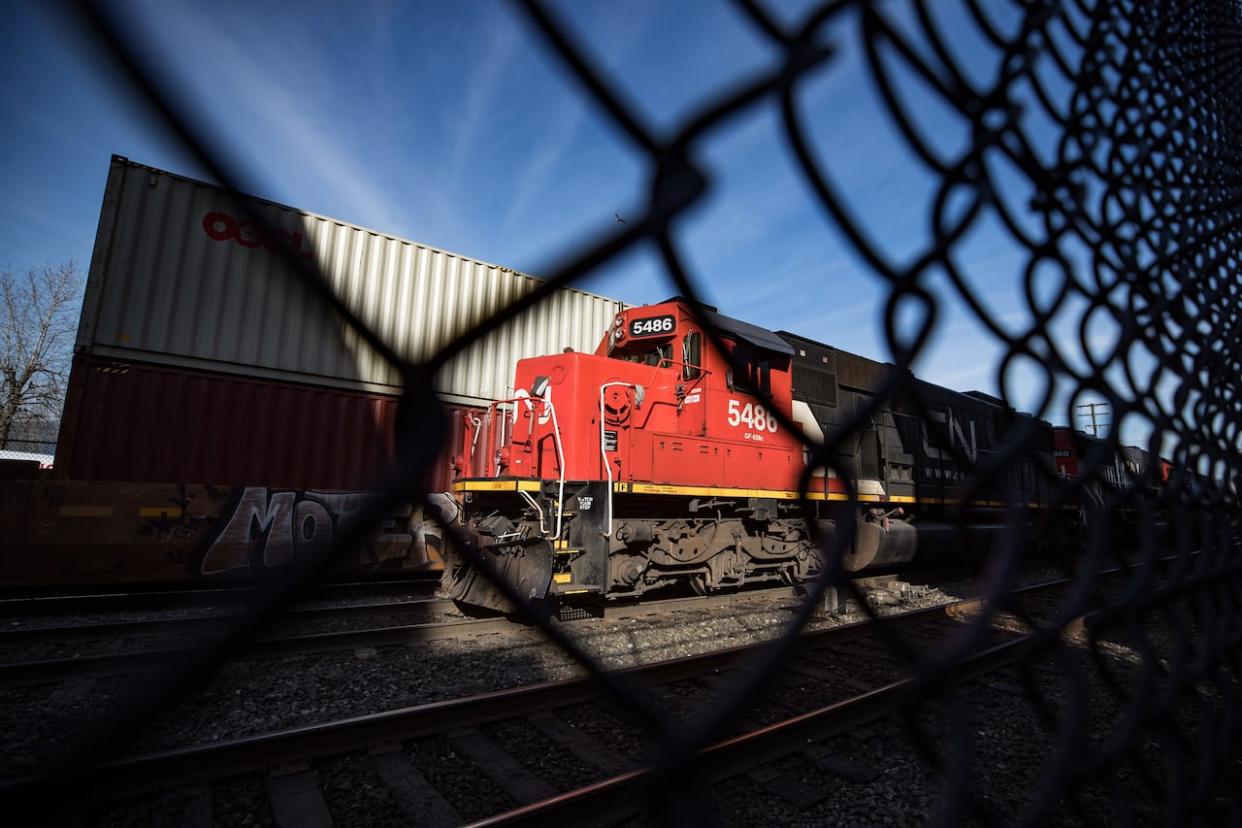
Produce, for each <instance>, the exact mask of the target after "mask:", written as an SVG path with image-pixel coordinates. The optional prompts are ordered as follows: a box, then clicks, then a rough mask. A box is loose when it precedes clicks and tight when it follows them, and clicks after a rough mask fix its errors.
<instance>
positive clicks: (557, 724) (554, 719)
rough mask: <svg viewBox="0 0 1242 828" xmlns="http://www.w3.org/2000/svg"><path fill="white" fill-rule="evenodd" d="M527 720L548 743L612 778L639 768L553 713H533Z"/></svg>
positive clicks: (635, 763) (636, 764)
mask: <svg viewBox="0 0 1242 828" xmlns="http://www.w3.org/2000/svg"><path fill="white" fill-rule="evenodd" d="M526 720H527V721H528V722H530V724H531V726H532V727H534V728H535V729H536V730H538V731H539V732H540V733H542V734H543V735H544V736H546V737H547V738H548V739H550V740H551V741H553V742H556V744H557V745H559V746H560V747H562V748H564V749H565V750H567V751H568V752H569V753H570V754H571V755H573V756H574V758H576V759H578V760H579V761H581V762H585V763H586V764H588V765H590V766H592V767H594V768H595V769H596V770H600V771H603V772H604V773H606V774H608V775H609V776H618V775H620V774H623V773H625V772H626V771H631V770H634V769H635V768H637V767H638V763H637V762H634V761H631V760H630V759H627V758H626V757H624V756H622V755H621V754H619V753H617V752H615V751H614V750H612V748H609V747H606V746H604V745H602V744H600V743H599V742H598V741H596V740H595V739H594V738H593V737H591V736H589V735H588V734H587V733H585V732H584V731H582V730H579V729H578V728H576V727H574V726H573V725H571V724H569V723H568V722H566V721H565V720H563V719H561V718H560V717H559V716H557V715H556V714H554V713H548V712H546V711H545V712H542V713H533V714H531V715H530V716H527V717H526Z"/></svg>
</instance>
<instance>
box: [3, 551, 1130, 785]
mask: <svg viewBox="0 0 1242 828" xmlns="http://www.w3.org/2000/svg"><path fill="white" fill-rule="evenodd" d="M1120 571H1124V570H1110V571H1108V572H1102V573H1099V574H1101V575H1104V574H1110V573H1112V572H1120ZM1071 583H1072V579H1069V578H1061V579H1057V580H1054V581H1048V582H1044V583H1040V584H1034V585H1031V586H1027V587H1020V588H1017V589H1015V590H1012V591H1010V592H1009V593H1008V594H1007V600H1013V599H1017V598H1020V597H1022V596H1026V595H1034V594H1037V593H1039V592H1042V591H1046V590H1052V589H1057V588H1060V587H1065V586H1068V585H1070V584H1071ZM983 604H984V601H983V599H981V598H970V599H965V600H962V601H956V602H952V603H948V604H942V605H938V606H935V607H926V608H923V609H919V610H913V611H911V612H906V613H897V614H894V615H889V616H886V617H885V620H886V621H889V622H894V623H900V624H902V625H903V626H914V625H918V624H921V623H928V622H931V621H935V620H942V619H944V618H946V617H948V618H953V619H956V618H958V617H960V616H961V614H963V613H967V614H968V613H972V612H975V611H978V610H979V609H981V608H982V607H983ZM873 631H874V627H873V626H872V624H871V622H870V621H859V622H855V623H852V624H843V625H841V626H837V627H829V628H826V629H822V630H813V631H810V632H806V633H804V634H803V635H801V636H800V637H799V639H798V641H797V650H798V651H806V650H813V649H819V648H823V647H826V646H830V645H832V644H837V643H843V642H846V641H850V640H853V639H857V638H861V637H865V636H867V635H870V634H872V632H873ZM766 643H767V642H758V643H753V644H745V645H741V646H738V647H731V648H728V649H725V650H716V651H713V652H709V653H702V654H699V655H693V656H685V657H683V658H678V659H670V660H666V661H658V662H654V663H652V664H646V665H639V666H635V667H629V668H624V669H620V670H617V671H616V672H618V673H622V674H625V675H628V676H631V677H636V678H642V679H644V680H646V681H648V682H650V683H652V684H666V683H669V682H675V681H679V680H682V679H687V678H693V677H695V676H699V675H703V674H704V673H710V672H713V671H719V670H726V669H729V668H732V667H734V666H739V665H740V664H741V663H742V662H744V661H745V659H746V658H748V657H749V656H750V655H752V654H753V653H754V652H756V651H757V650H759V649H760V648H761V647H764V646H766ZM599 691H600V687H599V684H598V682H597V681H596V680H595V679H593V678H591V677H580V678H573V679H567V680H564V681H556V682H545V683H541V684H534V685H526V686H523V687H517V688H511V689H506V690H499V691H493V692H489V693H482V694H478V695H474V696H468V697H463V698H459V699H451V700H446V701H441V702H432V703H429V704H424V705H418V706H415V707H407V708H401V709H397V710H390V711H385V712H382V713H374V714H369V715H365V716H357V717H352V718H349V719H342V720H337V721H333V722H325V723H322V724H315V725H307V726H304V727H298V728H292V729H290V730H284V731H278V732H275V733H269V734H262V735H258V736H249V737H242V738H238V739H229V740H222V741H218V742H212V743H209V744H204V745H195V746H190V747H185V748H178V749H175V750H169V751H162V752H159V753H151V754H146V755H141V756H134V757H130V758H127V759H121V760H117V761H113V762H109V763H106V764H103V765H100V766H97V767H96V768H94V769H92V771H91V775H90V778H89V779H84V780H83V783H84V784H88V785H89V786H90V787H91V789H92V790H93V791H94V792H95V795H97V796H99V797H101V798H103V799H115V798H118V797H121V796H128V795H132V794H139V793H143V792H147V791H151V790H156V789H160V788H167V787H170V786H174V785H178V784H184V783H186V782H190V781H195V780H204V779H210V778H217V777H220V776H226V775H233V774H237V773H243V772H246V771H251V770H256V769H260V768H264V767H270V766H273V765H278V764H288V763H292V762H297V761H305V760H307V759H312V758H316V757H321V756H329V755H336V754H340V753H345V752H348V751H352V750H359V749H363V748H366V747H368V746H370V745H374V744H378V743H390V742H392V741H394V740H400V739H410V738H415V737H418V736H424V735H428V734H433V733H441V732H445V731H449V730H453V729H457V728H462V727H472V726H477V725H480V724H484V723H487V722H493V721H498V720H502V719H509V718H514V717H517V716H522V715H526V714H528V713H532V712H537V711H541V710H548V709H555V708H559V707H565V706H568V705H572V704H579V703H583V702H588V701H592V700H595V699H597V698H598V696H599ZM46 781H47V780H43V779H41V778H39V777H25V778H20V779H13V780H9V781H6V782H4V783H0V796H4V797H8V796H20V795H21V793H22V792H23V791H28V790H32V789H34V788H36V787H37V786H39V785H40V784H43V783H44V782H46Z"/></svg>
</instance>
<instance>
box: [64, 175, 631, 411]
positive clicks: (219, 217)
mask: <svg viewBox="0 0 1242 828" xmlns="http://www.w3.org/2000/svg"><path fill="white" fill-rule="evenodd" d="M250 204H251V210H253V211H254V212H256V213H261V215H262V216H263V218H264V219H265V220H266V221H267V222H269V223H270V225H271V226H273V227H275V228H277V234H278V235H279V236H280V237H281V238H280V239H279V240H275V241H273V240H267V239H263V238H260V236H259V234H258V233H257V232H256V231H255V230H254V228H253V227H251V226H250V224H249V223H248V222H247V221H245V220H244V219H242V218H241V217H240V216H238V215H237V213H238V211H237V209H236V207H235V206H234V205H233V204H232V203H231V201H230V199H229V198H228V197H227V195H226V194H225V192H224V191H223V190H221V189H220V188H218V187H215V186H212V185H210V184H205V183H203V182H200V181H194V180H192V179H188V178H184V177H182V176H178V175H174V174H172V173H168V172H164V171H162V170H157V169H154V168H152V167H146V166H143V165H140V164H135V163H133V162H131V161H129V160H128V159H125V158H122V157H120V156H113V158H112V166H111V170H110V171H109V174H108V183H107V187H106V189H105V192H104V202H103V210H102V213H101V215H100V220H99V230H98V233H97V236H96V239H95V250H94V253H93V255H92V257H91V267H90V273H89V275H88V278H87V286H86V298H85V302H84V304H83V308H82V319H81V324H80V326H79V329H78V340H77V344H78V349H79V350H80V351H87V352H90V353H92V354H94V355H96V356H100V357H111V358H116V359H122V360H124V359H132V360H136V361H139V360H140V361H143V362H150V363H157V364H162V365H170V366H178V367H185V368H197V369H202V370H211V371H222V372H226V373H233V374H241V375H244V376H251V377H261V378H266V379H275V380H285V381H291V382H298V383H305V384H312V385H324V386H332V387H338V388H353V389H358V390H362V391H370V392H378V393H391V394H397V393H400V390H401V389H400V384H399V378H398V376H397V374H396V373H395V372H394V371H393V370H392V369H391V368H390V367H389V366H388V365H387V363H385V362H384V360H382V359H381V358H380V357H379V356H378V355H377V354H376V353H375V352H374V351H373V350H372V349H371V348H370V347H369V346H367V345H366V344H365V343H364V342H362V341H360V339H359V338H358V336H357V335H356V334H355V333H354V332H353V331H351V330H349V329H347V328H346V327H345V326H343V325H342V324H341V323H340V321H339V320H338V319H337V318H336V317H335V315H333V314H332V313H331V312H330V311H328V310H327V309H325V308H324V306H323V305H322V304H321V303H319V302H318V301H317V300H316V299H315V298H314V296H313V295H312V294H311V292H310V291H309V290H308V289H307V288H306V286H305V285H304V284H303V283H302V282H301V281H300V279H299V278H298V277H296V276H294V275H292V274H291V272H290V268H289V267H288V265H287V263H286V262H285V260H284V259H283V257H282V256H281V255H279V253H277V252H275V246H276V245H277V244H285V245H288V246H289V247H291V249H292V250H293V251H294V253H295V254H296V255H301V256H305V257H306V258H307V259H308V260H310V259H311V258H312V257H313V258H314V259H315V260H316V261H318V263H319V266H320V268H321V269H322V271H323V272H324V273H325V274H326V275H327V276H328V278H329V279H330V281H331V283H332V285H333V287H334V288H335V289H336V291H337V293H338V295H339V296H341V298H342V299H343V300H344V301H345V302H346V304H347V305H348V306H349V307H350V308H352V309H353V310H354V312H355V313H357V314H358V315H359V316H360V317H361V318H362V319H363V320H364V321H366V322H367V323H368V324H369V325H370V326H371V327H372V329H373V330H374V331H376V332H377V333H378V334H379V335H380V337H381V338H383V340H384V341H385V342H388V343H389V344H390V345H391V346H392V347H393V348H394V349H395V350H396V351H397V352H398V353H399V354H402V355H403V356H404V357H406V358H408V359H411V360H420V359H423V358H425V357H427V356H429V355H430V354H432V353H434V352H435V351H436V350H437V349H438V348H440V347H441V346H443V345H444V344H445V343H447V342H449V341H450V340H451V339H452V338H453V337H455V336H456V335H458V334H459V333H461V332H462V331H464V330H466V329H467V328H468V327H469V325H470V324H471V322H472V320H476V319H481V318H484V317H486V316H488V315H489V314H491V313H494V312H495V311H497V310H499V309H500V308H503V307H504V306H505V305H506V304H508V303H509V302H512V301H513V300H514V299H516V298H517V297H519V296H521V295H523V294H524V293H526V292H528V291H531V290H533V289H534V288H535V287H537V286H538V285H539V284H540V281H539V280H538V279H535V278H534V277H531V276H527V275H525V274H522V273H517V272H515V271H513V270H510V269H508V268H504V267H498V266H496V265H490V264H485V263H483V262H479V261H476V260H474V259H468V258H466V257H464V256H459V255H457V254H454V253H446V252H444V251H442V250H436V249H434V248H430V247H427V246H425V245H421V244H418V243H416V242H411V241H407V240H404V239H399V238H395V237H393V236H388V235H384V234H382V233H378V232H376V231H373V230H367V229H365V228H361V227H356V226H354V225H351V224H346V223H344V222H341V221H337V220H335V219H330V218H325V217H324V216H318V215H314V214H311V213H307V212H304V211H301V210H295V209H292V208H290V207H285V206H283V205H279V204H275V203H272V202H269V201H263V200H260V199H253V200H252V201H251V202H250ZM624 308H625V305H624V304H623V303H621V302H619V301H617V300H614V299H608V298H605V297H602V296H596V295H594V294H590V293H586V292H584V291H580V290H573V289H564V290H561V291H559V292H558V293H557V294H556V295H555V296H553V297H551V298H549V299H548V300H547V301H545V302H543V303H541V304H540V305H539V306H537V307H536V308H535V309H534V310H532V311H530V312H528V313H526V314H523V315H522V316H520V317H519V318H518V319H516V320H515V321H513V322H511V323H509V324H508V325H506V326H505V327H503V328H501V329H499V330H496V331H493V332H491V333H490V334H488V335H487V336H486V337H485V338H484V339H482V340H481V341H480V342H478V343H477V344H476V345H474V346H473V347H471V348H470V349H468V350H467V351H465V352H463V353H462V354H461V355H459V356H458V357H457V358H456V359H455V360H453V362H452V363H451V364H450V365H449V366H448V367H447V368H446V369H445V370H444V371H442V372H441V374H440V376H438V377H437V379H436V384H437V390H439V391H440V392H441V393H442V394H443V395H444V396H445V397H447V398H448V399H450V400H451V401H454V402H459V403H468V404H470V403H474V404H477V403H481V402H486V401H488V400H494V399H500V398H502V397H505V396H508V395H509V393H510V391H511V389H510V388H509V385H510V383H511V382H512V378H513V367H514V364H515V363H516V362H517V361H518V360H519V359H523V358H525V357H529V356H538V355H541V354H548V353H555V352H557V351H560V350H562V349H563V348H565V347H571V348H574V349H575V350H581V351H593V350H594V349H595V346H596V345H597V344H598V343H599V340H600V338H601V337H602V336H603V334H604V331H606V330H607V329H608V327H609V326H610V325H611V323H612V319H613V317H614V316H615V315H616V313H617V312H618V311H620V310H622V309H624Z"/></svg>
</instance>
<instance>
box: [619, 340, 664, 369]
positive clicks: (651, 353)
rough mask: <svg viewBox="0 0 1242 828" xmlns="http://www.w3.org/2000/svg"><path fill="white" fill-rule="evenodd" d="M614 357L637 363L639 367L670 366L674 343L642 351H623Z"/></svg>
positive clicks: (652, 346) (651, 346) (650, 347)
mask: <svg viewBox="0 0 1242 828" xmlns="http://www.w3.org/2000/svg"><path fill="white" fill-rule="evenodd" d="M614 356H615V358H616V359H623V360H625V361H626V362H637V363H638V364H639V365H653V366H659V365H661V364H663V365H668V364H669V362H671V361H672V359H673V343H671V342H666V343H664V344H663V345H650V346H648V347H646V348H643V349H642V350H632V351H622V352H621V353H619V354H614Z"/></svg>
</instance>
